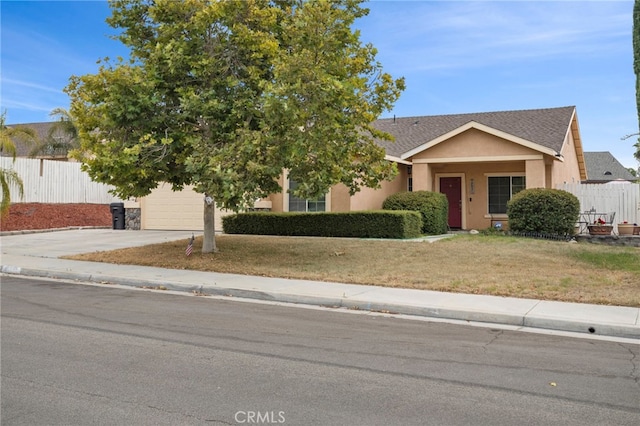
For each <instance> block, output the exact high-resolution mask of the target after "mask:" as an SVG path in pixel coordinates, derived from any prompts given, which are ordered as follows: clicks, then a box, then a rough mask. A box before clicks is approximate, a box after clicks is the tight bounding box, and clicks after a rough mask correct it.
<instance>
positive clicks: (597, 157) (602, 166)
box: [584, 151, 637, 183]
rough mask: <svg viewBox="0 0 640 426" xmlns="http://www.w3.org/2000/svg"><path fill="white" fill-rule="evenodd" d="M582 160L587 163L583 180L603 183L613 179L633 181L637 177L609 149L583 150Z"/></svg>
mask: <svg viewBox="0 0 640 426" xmlns="http://www.w3.org/2000/svg"><path fill="white" fill-rule="evenodd" d="M584 160H585V163H586V165H587V180H586V181H585V182H591V183H604V182H611V181H613V180H627V181H629V182H635V181H636V179H637V178H636V177H635V176H633V175H632V174H631V172H629V170H627V169H626V168H625V167H624V166H623V165H622V164H620V162H619V161H618V160H617V159H616V158H615V157H614V156H613V155H612V154H611V153H610V152H609V151H602V152H585V153H584Z"/></svg>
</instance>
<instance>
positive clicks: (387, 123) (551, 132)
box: [373, 106, 575, 158]
mask: <svg viewBox="0 0 640 426" xmlns="http://www.w3.org/2000/svg"><path fill="white" fill-rule="evenodd" d="M574 115H575V107H574V106H567V107H560V108H547V109H531V110H520V111H497V112H479V113H471V114H451V115H430V116H422V117H404V118H385V119H379V120H377V121H375V122H374V123H373V126H374V127H375V128H377V129H379V130H382V131H384V132H387V133H389V134H391V135H393V136H394V137H395V142H388V141H378V142H377V143H378V144H379V145H380V146H382V147H383V148H385V150H386V152H387V154H388V155H391V156H394V157H398V158H406V157H407V155H408V154H409V155H410V154H414V153H415V152H416V150H420V148H421V147H424V149H426V148H428V147H429V143H430V142H434V143H437V142H438V141H439V138H442V137H443V136H445V135H449V134H451V136H453V135H455V134H457V133H459V132H462V131H464V130H467V129H469V128H477V129H481V130H483V131H489V132H493V133H495V134H497V135H501V134H504V135H505V136H510V137H511V138H512V139H514V140H517V141H518V142H520V143H524V144H527V143H529V144H535V145H537V146H539V147H540V148H544V149H545V150H548V151H552V152H553V153H559V152H560V151H561V149H562V144H563V143H564V141H565V139H566V136H567V133H568V131H569V129H570V128H571V124H572V120H573V118H574Z"/></svg>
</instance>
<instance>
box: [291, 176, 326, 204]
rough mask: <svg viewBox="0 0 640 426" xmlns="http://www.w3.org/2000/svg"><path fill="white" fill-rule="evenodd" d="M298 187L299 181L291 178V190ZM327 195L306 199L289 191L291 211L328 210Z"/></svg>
mask: <svg viewBox="0 0 640 426" xmlns="http://www.w3.org/2000/svg"><path fill="white" fill-rule="evenodd" d="M297 187H298V183H297V182H296V181H294V180H291V179H289V191H293V190H294V189H296V188H297ZM326 208H327V203H326V197H325V196H324V195H323V196H322V197H320V198H319V199H317V200H306V199H304V198H298V197H296V196H294V195H293V194H292V193H291V192H289V211H290V212H323V211H326Z"/></svg>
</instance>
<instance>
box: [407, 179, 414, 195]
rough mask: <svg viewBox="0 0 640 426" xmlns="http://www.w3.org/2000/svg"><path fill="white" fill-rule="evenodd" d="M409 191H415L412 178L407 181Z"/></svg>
mask: <svg viewBox="0 0 640 426" xmlns="http://www.w3.org/2000/svg"><path fill="white" fill-rule="evenodd" d="M407 191H409V192H412V191H413V178H412V177H411V176H409V178H408V179H407Z"/></svg>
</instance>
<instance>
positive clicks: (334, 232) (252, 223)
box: [222, 211, 422, 238]
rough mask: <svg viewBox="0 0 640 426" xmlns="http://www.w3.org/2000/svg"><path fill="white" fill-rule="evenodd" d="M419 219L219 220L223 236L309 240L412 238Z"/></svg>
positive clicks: (250, 216) (385, 215)
mask: <svg viewBox="0 0 640 426" xmlns="http://www.w3.org/2000/svg"><path fill="white" fill-rule="evenodd" d="M421 227H422V220H421V219H420V215H419V214H417V213H416V212H390V211H361V212H345V213H337V212H336V213H333V212H332V213H268V212H250V213H237V214H234V215H230V216H225V217H223V218H222V229H223V230H224V232H225V233H227V234H253V235H289V236H310V237H355V238H416V237H419V236H420V235H421V234H420V229H421Z"/></svg>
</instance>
